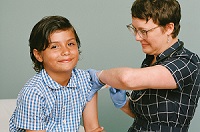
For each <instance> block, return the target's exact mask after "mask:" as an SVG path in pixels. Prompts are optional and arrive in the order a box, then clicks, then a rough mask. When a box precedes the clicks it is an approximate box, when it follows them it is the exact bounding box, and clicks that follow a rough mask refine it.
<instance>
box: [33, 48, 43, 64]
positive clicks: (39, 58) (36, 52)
mask: <svg viewBox="0 0 200 132" xmlns="http://www.w3.org/2000/svg"><path fill="white" fill-rule="evenodd" d="M33 54H34V56H35V58H36V59H37V60H38V61H39V62H42V61H43V59H42V55H41V52H39V51H38V50H37V49H34V50H33Z"/></svg>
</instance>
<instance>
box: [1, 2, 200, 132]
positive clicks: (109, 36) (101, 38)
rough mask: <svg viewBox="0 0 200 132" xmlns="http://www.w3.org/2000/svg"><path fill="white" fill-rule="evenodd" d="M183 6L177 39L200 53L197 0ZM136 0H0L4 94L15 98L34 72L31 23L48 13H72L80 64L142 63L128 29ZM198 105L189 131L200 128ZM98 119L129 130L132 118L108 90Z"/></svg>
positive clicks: (111, 130)
mask: <svg viewBox="0 0 200 132" xmlns="http://www.w3.org/2000/svg"><path fill="white" fill-rule="evenodd" d="M179 2H180V4H181V7H182V19H181V32H180V34H179V39H181V40H183V41H184V42H185V47H187V48H188V49H190V50H191V51H193V52H195V53H197V54H198V55H200V50H199V49H200V39H199V32H200V28H199V21H200V16H199V11H200V9H199V5H200V1H199V0H192V1H186V0H179ZM132 3H133V0H131V1H130V0H123V1H120V0H119V1H116V0H59V1H55V0H34V1H33V0H20V1H19V0H18V1H15V0H1V1H0V99H8V98H17V94H18V92H19V91H20V89H21V88H22V87H23V85H24V84H25V82H26V81H27V80H28V79H29V78H30V77H32V76H33V75H34V74H35V71H34V70H33V69H32V62H31V59H30V56H29V46H28V39H29V35H30V32H31V30H32V28H33V26H34V25H35V24H36V23H37V22H38V21H39V20H40V19H41V18H42V17H44V16H49V15H61V16H64V17H66V18H68V19H69V20H70V21H71V23H72V25H73V26H74V27H75V29H76V30H77V33H78V35H79V37H80V40H81V44H82V46H81V50H82V54H81V56H80V61H79V62H78V66H77V67H78V68H81V69H88V68H94V69H98V70H100V69H107V68H112V67H121V66H128V67H135V68H138V67H140V64H141V62H142V60H143V58H144V56H145V55H144V54H143V53H142V51H141V47H140V44H139V43H138V42H136V41H135V39H134V37H133V36H132V35H131V33H130V32H129V31H128V30H127V28H126V25H127V24H129V23H131V14H130V8H131V5H132ZM199 111H200V108H199V107H198V109H197V112H196V113H195V117H194V119H193V121H192V123H191V127H190V131H191V132H195V131H198V130H199V129H200V127H199V125H198V124H199V123H198V122H200V112H199ZM99 118H100V123H101V125H102V126H104V128H105V130H106V131H107V132H125V131H127V129H128V127H129V126H130V125H131V123H132V119H131V118H129V117H128V116H126V115H125V114H124V113H122V112H121V111H120V110H119V109H116V108H115V107H114V106H113V104H112V102H111V100H110V97H109V92H108V89H103V90H101V91H100V92H99Z"/></svg>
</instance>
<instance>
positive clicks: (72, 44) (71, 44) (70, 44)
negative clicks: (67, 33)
mask: <svg viewBox="0 0 200 132" xmlns="http://www.w3.org/2000/svg"><path fill="white" fill-rule="evenodd" d="M68 45H69V46H74V45H76V44H75V43H69V44H68Z"/></svg>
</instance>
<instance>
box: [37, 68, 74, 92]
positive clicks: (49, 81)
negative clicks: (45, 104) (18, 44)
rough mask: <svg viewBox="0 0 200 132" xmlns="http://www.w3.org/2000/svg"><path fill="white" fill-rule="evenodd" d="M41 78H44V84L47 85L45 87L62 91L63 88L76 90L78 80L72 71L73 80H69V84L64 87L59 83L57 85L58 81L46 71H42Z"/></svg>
mask: <svg viewBox="0 0 200 132" xmlns="http://www.w3.org/2000/svg"><path fill="white" fill-rule="evenodd" d="M40 73H41V76H42V78H43V81H44V83H45V85H47V86H48V87H49V88H51V89H61V88H63V87H68V88H70V87H71V88H76V86H77V85H76V82H77V81H76V80H77V78H76V76H75V73H74V71H73V70H72V76H71V78H70V80H69V82H68V84H67V86H62V85H60V84H59V83H57V82H56V81H54V80H53V79H52V78H51V77H50V76H49V75H48V73H47V72H46V70H45V69H42V70H41V72H40Z"/></svg>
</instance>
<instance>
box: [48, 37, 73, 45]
mask: <svg viewBox="0 0 200 132" xmlns="http://www.w3.org/2000/svg"><path fill="white" fill-rule="evenodd" d="M71 40H76V38H70V39H68V40H67V41H71ZM51 43H59V41H49V44H51Z"/></svg>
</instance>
